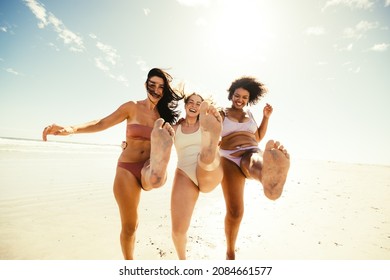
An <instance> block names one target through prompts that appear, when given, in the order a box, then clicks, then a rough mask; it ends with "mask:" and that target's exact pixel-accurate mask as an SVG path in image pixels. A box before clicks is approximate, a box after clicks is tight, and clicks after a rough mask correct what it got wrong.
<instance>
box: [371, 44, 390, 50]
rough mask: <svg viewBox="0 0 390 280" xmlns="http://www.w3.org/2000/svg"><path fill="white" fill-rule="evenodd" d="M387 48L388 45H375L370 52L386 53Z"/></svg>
mask: <svg viewBox="0 0 390 280" xmlns="http://www.w3.org/2000/svg"><path fill="white" fill-rule="evenodd" d="M389 46H390V44H385V43H382V44H375V45H374V46H372V47H371V50H372V51H375V52H384V51H387V49H388V48H389Z"/></svg>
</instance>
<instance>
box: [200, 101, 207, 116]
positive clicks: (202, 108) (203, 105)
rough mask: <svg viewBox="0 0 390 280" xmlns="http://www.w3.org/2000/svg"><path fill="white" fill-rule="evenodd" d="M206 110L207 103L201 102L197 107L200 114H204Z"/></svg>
mask: <svg viewBox="0 0 390 280" xmlns="http://www.w3.org/2000/svg"><path fill="white" fill-rule="evenodd" d="M208 109H209V103H208V102H207V101H203V102H202V103H201V104H200V107H199V111H200V114H206V113H207V111H208Z"/></svg>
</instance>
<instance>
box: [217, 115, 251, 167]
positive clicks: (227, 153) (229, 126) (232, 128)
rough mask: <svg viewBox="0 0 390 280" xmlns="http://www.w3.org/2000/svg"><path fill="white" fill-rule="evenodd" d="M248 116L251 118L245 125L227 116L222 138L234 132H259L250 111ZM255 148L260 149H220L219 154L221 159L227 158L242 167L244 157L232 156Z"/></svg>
mask: <svg viewBox="0 0 390 280" xmlns="http://www.w3.org/2000/svg"><path fill="white" fill-rule="evenodd" d="M248 115H249V117H250V118H249V121H247V122H243V123H240V122H235V121H232V120H230V119H229V118H228V117H227V116H225V118H224V120H223V127H222V132H221V136H222V137H224V136H227V135H229V134H231V133H233V132H238V131H245V132H251V133H255V132H256V130H257V124H256V121H255V119H254V118H253V115H252V114H251V112H250V111H248ZM253 148H256V149H258V146H249V147H240V146H238V147H236V149H235V150H223V149H219V153H220V155H221V157H224V158H227V159H228V160H231V161H233V162H234V163H235V164H237V166H240V162H241V158H242V156H239V157H237V156H232V155H231V154H234V153H235V152H238V151H246V150H250V149H253Z"/></svg>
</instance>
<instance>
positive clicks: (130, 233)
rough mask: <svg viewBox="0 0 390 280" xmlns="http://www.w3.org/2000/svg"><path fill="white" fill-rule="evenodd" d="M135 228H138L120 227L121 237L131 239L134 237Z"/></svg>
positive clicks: (130, 225)
mask: <svg viewBox="0 0 390 280" xmlns="http://www.w3.org/2000/svg"><path fill="white" fill-rule="evenodd" d="M137 228H138V224H125V225H122V231H121V236H122V237H123V238H126V239H129V238H132V237H134V236H135V233H136V231H137Z"/></svg>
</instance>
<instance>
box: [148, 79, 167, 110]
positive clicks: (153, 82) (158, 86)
mask: <svg viewBox="0 0 390 280" xmlns="http://www.w3.org/2000/svg"><path fill="white" fill-rule="evenodd" d="M146 90H147V92H148V98H149V100H150V101H151V102H152V103H153V104H157V103H158V101H160V99H161V98H162V97H163V94H164V80H163V79H162V78H160V77H157V76H153V77H151V78H150V79H148V80H147V82H146Z"/></svg>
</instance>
